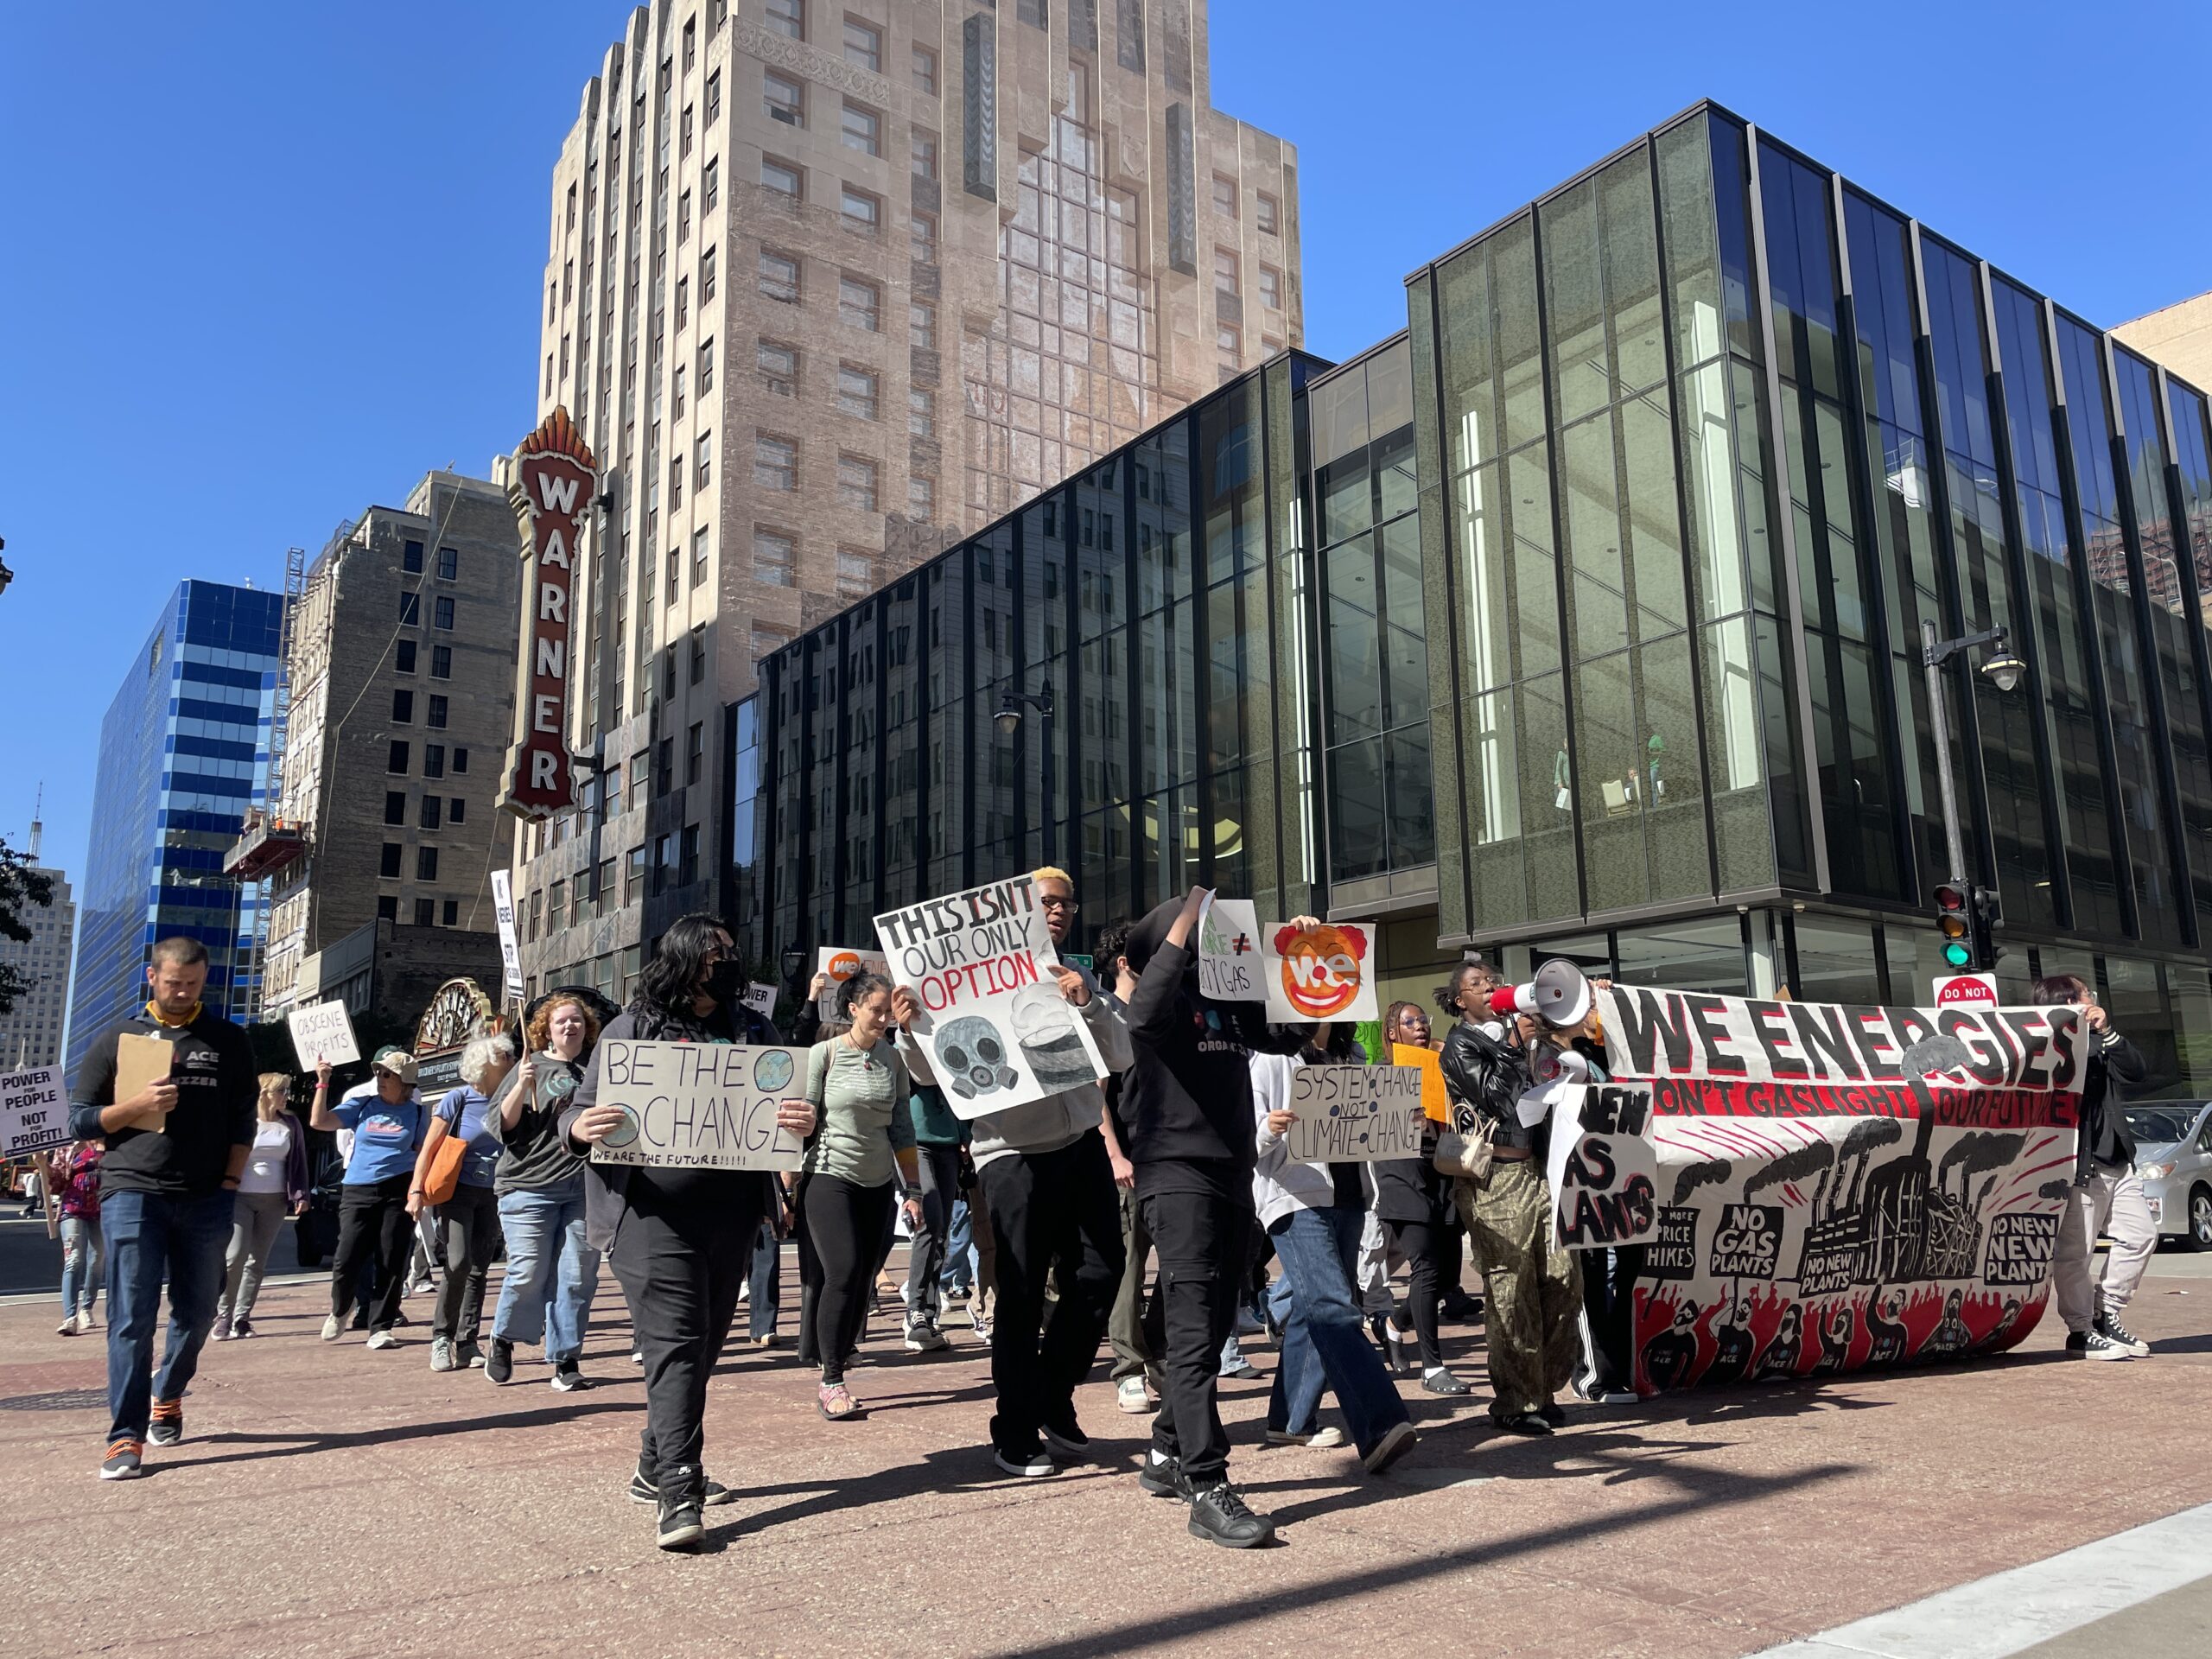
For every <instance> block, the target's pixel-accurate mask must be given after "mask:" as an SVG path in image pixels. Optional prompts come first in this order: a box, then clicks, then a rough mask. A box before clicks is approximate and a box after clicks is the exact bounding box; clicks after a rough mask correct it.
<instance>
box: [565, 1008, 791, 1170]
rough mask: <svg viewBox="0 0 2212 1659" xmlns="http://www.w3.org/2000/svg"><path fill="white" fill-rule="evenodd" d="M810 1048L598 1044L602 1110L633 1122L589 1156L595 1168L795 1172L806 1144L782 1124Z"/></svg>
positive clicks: (622, 1041) (594, 1061) (602, 1041)
mask: <svg viewBox="0 0 2212 1659" xmlns="http://www.w3.org/2000/svg"><path fill="white" fill-rule="evenodd" d="M805 1060H806V1055H805V1051H804V1050H802V1049H796V1048H754V1047H750V1046H746V1045H744V1044H735V1043H637V1042H632V1041H630V1040H629V1039H626V1038H621V1037H607V1038H602V1039H600V1045H599V1051H598V1052H597V1053H595V1054H594V1055H593V1056H592V1064H593V1065H595V1066H597V1067H598V1068H599V1096H598V1101H599V1104H601V1106H620V1108H622V1109H623V1110H624V1111H625V1112H626V1113H627V1114H629V1121H628V1122H625V1123H623V1124H622V1125H621V1126H620V1128H617V1129H616V1130H615V1131H614V1133H613V1134H612V1135H608V1136H607V1138H606V1139H605V1140H604V1141H601V1142H599V1144H598V1145H596V1146H594V1147H593V1148H592V1149H591V1158H592V1161H593V1162H594V1163H595V1164H636V1165H645V1166H648V1167H652V1168H664V1169H797V1168H798V1166H799V1161H800V1158H801V1155H802V1154H804V1151H805V1147H804V1146H803V1145H802V1144H801V1142H800V1141H799V1138H798V1136H797V1135H793V1134H791V1132H790V1131H789V1130H788V1129H783V1128H778V1127H777V1125H776V1109H777V1108H778V1107H779V1105H781V1104H782V1103H784V1102H785V1101H786V1100H791V1099H796V1098H798V1094H799V1090H800V1088H801V1086H802V1085H801V1084H800V1082H799V1068H800V1067H801V1066H802V1065H804V1064H805Z"/></svg>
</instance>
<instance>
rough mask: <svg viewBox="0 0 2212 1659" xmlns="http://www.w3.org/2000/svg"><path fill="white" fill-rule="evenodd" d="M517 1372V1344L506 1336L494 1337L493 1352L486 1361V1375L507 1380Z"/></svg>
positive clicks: (500, 1380)
mask: <svg viewBox="0 0 2212 1659" xmlns="http://www.w3.org/2000/svg"><path fill="white" fill-rule="evenodd" d="M514 1374H515V1345H514V1344H512V1342H509V1341H508V1340H507V1339H506V1338H505V1337H494V1338H492V1352H491V1354H490V1356H489V1357H487V1358H486V1360H485V1362H484V1375H485V1376H487V1377H489V1378H491V1380H492V1381H493V1382H494V1383H505V1382H506V1381H507V1380H508V1379H509V1378H511V1377H512V1376H514Z"/></svg>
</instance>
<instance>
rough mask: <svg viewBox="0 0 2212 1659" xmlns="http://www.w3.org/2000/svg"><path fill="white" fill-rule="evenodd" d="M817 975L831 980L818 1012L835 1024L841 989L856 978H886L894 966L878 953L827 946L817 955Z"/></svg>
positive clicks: (815, 962) (819, 1002)
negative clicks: (880, 976)
mask: <svg viewBox="0 0 2212 1659" xmlns="http://www.w3.org/2000/svg"><path fill="white" fill-rule="evenodd" d="M814 971H815V972H816V973H817V974H827V975H828V976H829V986H828V988H826V989H824V990H823V993H822V995H821V996H820V997H819V998H818V999H817V1001H816V1004H815V1009H816V1012H817V1013H818V1014H821V1016H822V1017H823V1019H824V1020H835V1019H836V1017H837V988H838V987H839V986H841V985H842V984H843V983H844V982H846V981H847V980H849V979H850V978H852V977H853V976H854V975H855V974H882V975H884V976H889V974H890V972H891V964H890V963H889V962H887V961H886V960H885V959H884V957H883V956H882V954H881V953H880V952H879V951H874V950H846V949H844V948H843V947H842V946H841V945H828V944H826V945H824V946H823V947H822V949H821V950H819V951H817V953H816V955H815V959H814Z"/></svg>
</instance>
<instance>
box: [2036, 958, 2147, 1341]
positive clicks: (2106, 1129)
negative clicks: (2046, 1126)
mask: <svg viewBox="0 0 2212 1659" xmlns="http://www.w3.org/2000/svg"><path fill="white" fill-rule="evenodd" d="M2035 995H2036V1001H2037V1002H2038V1003H2040V1004H2042V1005H2043V1006H2044V1007H2075V1008H2079V1009H2081V1010H2082V1019H2083V1020H2084V1022H2085V1023H2086V1024H2087V1026H2088V1033H2087V1036H2088V1065H2087V1066H2086V1068H2085V1069H2084V1070H2083V1072H2082V1128H2081V1134H2080V1137H2079V1140H2078V1141H2077V1143H2076V1150H2075V1159H2074V1189H2073V1191H2072V1192H2069V1193H2068V1194H2067V1195H2066V1207H2065V1208H2064V1209H2063V1210H2062V1211H2059V1216H2058V1243H2057V1247H2056V1249H2055V1250H2054V1252H2053V1253H2052V1257H2051V1263H2050V1283H2051V1294H2053V1295H2054V1296H2056V1298H2057V1300H2058V1317H2059V1318H2060V1319H2063V1320H2065V1321H2066V1332H2067V1336H2066V1357H2068V1358H2069V1359H2142V1358H2145V1357H2147V1356H2148V1355H2149V1354H2150V1351H2151V1344H2149V1343H2147V1342H2145V1341H2144V1340H2143V1339H2142V1338H2140V1337H2139V1336H2136V1335H2135V1334H2134V1333H2133V1332H2131V1331H2129V1330H2128V1328H2127V1327H2126V1325H2122V1324H2121V1323H2120V1310H2121V1309H2122V1308H2124V1307H2126V1306H2127V1299H2128V1298H2129V1297H2130V1296H2133V1294H2135V1287H2136V1286H2138V1285H2139V1284H2141V1283H2142V1282H2143V1269H2144V1268H2145V1267H2147V1266H2148V1265H2149V1264H2150V1261H2151V1253H2152V1251H2153V1250H2155V1249H2158V1223H2156V1222H2155V1221H2153V1220H2152V1219H2151V1205H2150V1204H2149V1202H2148V1200H2146V1199H2145V1198H2144V1196H2143V1183H2142V1181H2141V1180H2140V1179H2138V1178H2137V1176H2136V1173H2135V1137H2134V1136H2133V1135H2131V1134H2130V1133H2129V1132H2128V1128H2127V1118H2126V1114H2124V1113H2123V1112H2122V1111H2121V1110H2120V1100H2119V1098H2118V1097H2117V1095H2116V1093H2115V1091H2114V1090H2113V1084H2114V1083H2115V1082H2117V1083H2119V1084H2120V1085H2121V1086H2122V1087H2133V1086H2134V1085H2135V1084H2140V1083H2141V1082H2142V1081H2143V1079H2144V1077H2145V1076H2147V1075H2148V1073H2149V1071H2150V1068H2149V1067H2148V1066H2147V1065H2145V1064H2144V1062H2143V1056H2142V1054H2141V1052H2139V1051H2138V1050H2137V1048H2136V1046H2135V1045H2134V1044H2133V1043H2131V1042H2129V1041H2128V1040H2127V1039H2126V1038H2125V1037H2123V1036H2121V1035H2120V1033H2118V1032H2116V1031H2114V1030H2113V1028H2112V1016H2111V1015H2110V1014H2107V1013H2106V1012H2105V1011H2104V1009H2103V1008H2102V1007H2100V1006H2099V1005H2098V1002H2097V994H2096V993H2095V992H2094V991H2093V990H2091V989H2090V988H2089V987H2088V984H2087V983H2085V982H2083V981H2082V979H2080V978H2079V977H2077V976H2075V975H2073V974H2046V975H2044V976H2043V977H2042V978H2041V979H2039V980H2037V982H2036V993H2035ZM2100 1233H2103V1234H2106V1235H2108V1236H2110V1237H2111V1239H2112V1254H2111V1255H2109V1256H2108V1257H2107V1259H2106V1262H2105V1272H2104V1279H2103V1281H2102V1283H2099V1281H2097V1279H2096V1276H2095V1274H2094V1273H2093V1272H2092V1271H2091V1268H2092V1266H2093V1264H2094V1262H2095V1260H2096V1252H2097V1235H2098V1234H2100Z"/></svg>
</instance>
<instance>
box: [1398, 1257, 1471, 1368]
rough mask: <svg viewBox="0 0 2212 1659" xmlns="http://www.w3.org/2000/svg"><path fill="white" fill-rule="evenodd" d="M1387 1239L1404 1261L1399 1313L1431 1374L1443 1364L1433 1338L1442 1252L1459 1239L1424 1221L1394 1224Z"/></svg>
mask: <svg viewBox="0 0 2212 1659" xmlns="http://www.w3.org/2000/svg"><path fill="white" fill-rule="evenodd" d="M1390 1236H1391V1239H1392V1241H1393V1242H1394V1243H1395V1244H1396V1245H1397V1247H1398V1253H1399V1254H1400V1255H1402V1256H1404V1257H1405V1258H1406V1299H1405V1301H1404V1302H1403V1303H1402V1305H1401V1308H1400V1311H1401V1312H1402V1313H1404V1314H1405V1315H1406V1317H1407V1318H1408V1319H1410V1320H1411V1321H1412V1322H1413V1327H1414V1338H1415V1340H1416V1341H1417V1342H1418V1343H1419V1344H1420V1345H1421V1370H1424V1371H1433V1370H1436V1369H1438V1368H1439V1367H1440V1366H1441V1365H1442V1364H1443V1363H1444V1350H1443V1349H1442V1348H1441V1347H1440V1345H1439V1344H1438V1342H1437V1338H1436V1304H1437V1299H1438V1298H1439V1297H1440V1296H1441V1295H1442V1294H1443V1279H1444V1272H1443V1269H1444V1262H1445V1249H1446V1245H1447V1243H1448V1244H1451V1245H1453V1246H1456V1245H1457V1243H1458V1238H1457V1236H1456V1234H1454V1233H1453V1231H1452V1229H1450V1228H1448V1227H1436V1226H1432V1225H1431V1224H1429V1223H1427V1222H1425V1221H1394V1222H1392V1223H1391V1224H1390Z"/></svg>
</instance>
